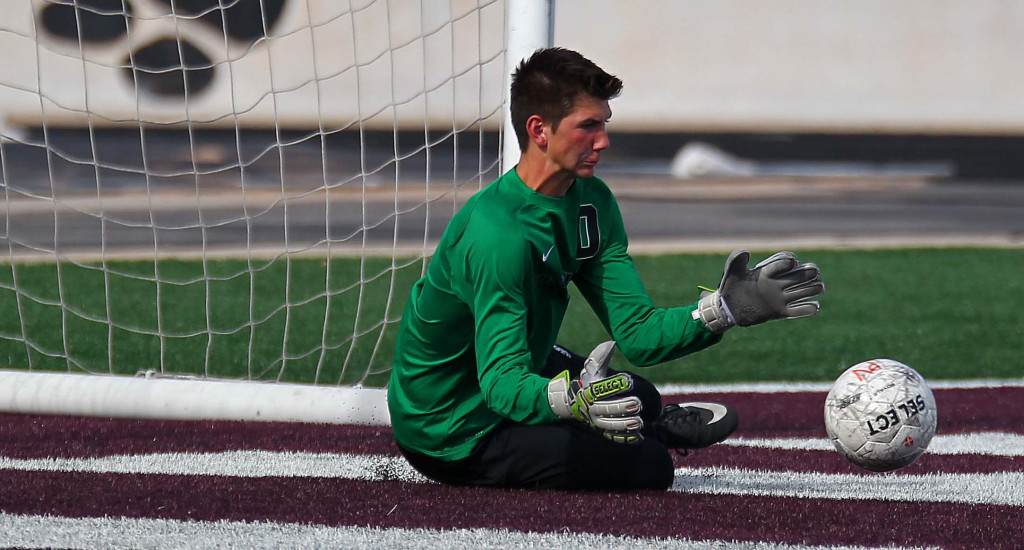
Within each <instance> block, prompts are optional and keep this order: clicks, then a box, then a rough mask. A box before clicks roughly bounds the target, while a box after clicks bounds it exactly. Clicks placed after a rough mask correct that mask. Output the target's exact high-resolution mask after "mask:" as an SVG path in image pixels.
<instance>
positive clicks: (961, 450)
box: [720, 432, 1024, 456]
mask: <svg viewBox="0 0 1024 550" xmlns="http://www.w3.org/2000/svg"><path fill="white" fill-rule="evenodd" d="M720 445H730V446H733V447H758V448H762V449H778V450H784V451H799V450H804V451H832V450H834V449H835V447H833V446H832V442H831V441H830V440H828V439H826V438H820V437H815V438H812V437H779V438H755V437H749V438H748V437H734V438H732V439H726V440H725V441H723V442H722V443H720ZM928 453H929V454H937V455H969V454H983V455H990V456H1024V435H1021V434H1014V433H1002V432H980V433H970V434H954V435H937V436H935V437H934V438H933V439H932V442H931V444H930V445H928Z"/></svg>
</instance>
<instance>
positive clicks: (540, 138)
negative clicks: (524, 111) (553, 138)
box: [526, 115, 548, 149]
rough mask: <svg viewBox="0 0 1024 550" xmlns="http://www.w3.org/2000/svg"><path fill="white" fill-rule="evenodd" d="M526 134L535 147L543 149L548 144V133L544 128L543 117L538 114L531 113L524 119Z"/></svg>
mask: <svg viewBox="0 0 1024 550" xmlns="http://www.w3.org/2000/svg"><path fill="white" fill-rule="evenodd" d="M526 135H528V136H530V141H531V142H533V144H534V145H536V146H537V147H540V148H542V149H543V148H545V147H547V146H548V135H547V131H546V129H545V128H544V119H542V118H541V117H540V115H533V116H531V117H530V118H528V119H526Z"/></svg>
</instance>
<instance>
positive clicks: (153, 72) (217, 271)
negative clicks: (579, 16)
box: [0, 0, 507, 387]
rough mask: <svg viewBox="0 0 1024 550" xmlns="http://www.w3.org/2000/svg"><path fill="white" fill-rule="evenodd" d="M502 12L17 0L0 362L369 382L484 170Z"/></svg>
mask: <svg viewBox="0 0 1024 550" xmlns="http://www.w3.org/2000/svg"><path fill="white" fill-rule="evenodd" d="M505 18H506V5H505V3H504V2H502V1H498V0H351V1H340V0H32V1H30V2H10V3H7V4H6V5H5V12H4V13H3V14H2V15H0V51H3V52H4V55H3V56H0V163H2V166H0V168H2V172H0V185H2V186H3V201H4V205H3V207H2V208H0V254H2V255H3V257H2V258H0V363H2V365H0V366H2V367H4V368H16V369H24V370H27V371H40V372H51V371H57V372H64V373H91V374H131V375H134V374H136V373H139V372H148V373H150V374H156V375H157V376H164V375H192V376H199V377H209V378H226V379H244V380H259V381H277V382H301V383H310V384H315V385H327V386H338V385H341V386H358V385H366V386H377V387H379V386H382V385H384V384H386V381H387V374H388V369H389V366H390V361H391V355H392V346H393V345H394V341H393V336H394V332H395V328H396V324H397V323H398V321H399V320H400V317H401V313H402V307H403V306H404V302H405V298H406V296H407V294H408V291H409V288H410V287H411V285H412V283H413V282H414V281H415V280H416V279H417V278H418V277H420V276H421V274H422V273H423V272H424V270H425V267H426V265H427V262H428V261H429V257H430V255H431V254H432V246H433V244H434V243H435V242H436V239H437V238H438V237H439V236H440V234H441V231H442V230H443V228H444V226H445V225H446V223H447V222H448V220H449V219H450V217H451V215H452V214H453V213H454V212H455V211H456V210H457V209H458V208H459V206H460V205H461V204H462V202H463V201H464V200H465V199H467V198H468V197H469V196H470V195H472V193H473V192H475V191H476V190H478V189H479V188H480V187H481V186H483V185H486V184H487V183H488V182H490V181H492V180H493V179H494V178H496V177H497V176H498V175H499V174H498V172H499V159H500V156H501V153H500V147H501V143H500V142H501V131H500V129H501V124H502V117H503V115H502V103H503V97H504V90H505V88H506V87H507V75H506V67H505V63H506V60H505V57H506V56H505V34H506V33H505Z"/></svg>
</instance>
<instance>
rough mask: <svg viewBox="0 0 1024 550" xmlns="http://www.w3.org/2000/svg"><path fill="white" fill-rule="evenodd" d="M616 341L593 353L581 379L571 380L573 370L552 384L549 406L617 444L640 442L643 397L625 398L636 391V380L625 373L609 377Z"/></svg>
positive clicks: (549, 393)
mask: <svg viewBox="0 0 1024 550" xmlns="http://www.w3.org/2000/svg"><path fill="white" fill-rule="evenodd" d="M614 349H615V342H605V343H603V344H601V345H599V346H597V347H596V348H594V351H593V352H591V354H590V357H588V358H587V362H586V363H585V364H584V367H583V372H582V373H581V374H580V378H577V379H574V380H570V379H569V371H567V370H566V371H562V373H561V374H559V375H558V376H556V377H554V378H552V379H551V381H550V382H548V390H547V394H548V395H547V397H548V405H549V406H550V407H551V410H552V411H553V412H554V413H555V415H556V416H558V417H559V418H561V419H564V420H578V421H580V422H584V423H586V424H587V425H588V426H590V427H591V428H592V429H594V430H596V431H597V432H599V433H601V435H603V436H604V437H606V438H607V439H609V440H611V441H614V442H616V443H639V442H640V440H642V439H643V436H641V435H640V429H641V428H643V425H644V423H643V420H641V419H640V410H641V408H642V406H641V404H640V398H639V397H636V396H625V395H624V394H626V393H627V392H629V391H630V390H631V389H633V378H632V377H631V376H630V375H629V374H628V373H625V372H621V373H618V374H615V375H613V376H607V367H608V361H609V360H610V359H611V355H612V351H613V350H614Z"/></svg>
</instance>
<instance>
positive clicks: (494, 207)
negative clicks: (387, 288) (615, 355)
mask: <svg viewBox="0 0 1024 550" xmlns="http://www.w3.org/2000/svg"><path fill="white" fill-rule="evenodd" d="M626 247H627V240H626V232H625V228H624V227H623V223H622V215H621V214H620V212H619V207H618V204H617V203H616V201H615V198H614V197H613V196H612V193H611V191H610V190H609V189H608V187H607V186H606V185H605V183H604V182H602V181H601V180H599V179H597V178H586V179H577V180H576V181H575V182H574V184H573V185H572V186H571V187H570V188H569V191H568V192H567V193H566V195H565V196H564V197H561V198H553V197H549V196H546V195H543V194H540V193H537V192H535V191H533V190H532V189H530V188H529V187H527V186H526V184H524V183H523V181H522V180H521V179H520V178H519V176H518V175H517V174H516V172H515V170H510V171H508V172H507V173H505V174H504V175H503V176H502V177H501V178H499V179H498V180H497V181H495V182H494V183H492V184H491V185H489V186H488V187H486V188H485V189H483V190H481V191H480V192H478V193H477V194H476V195H474V196H473V197H471V198H470V199H469V201H467V203H466V205H465V206H463V207H462V209H461V210H459V212H458V213H457V214H456V215H455V216H454V217H453V218H452V221H451V222H450V223H449V225H448V227H447V229H446V230H445V232H444V235H443V236H442V237H441V240H440V242H439V243H438V246H437V250H436V252H435V254H434V257H433V259H432V261H431V263H430V266H429V267H428V268H427V273H426V275H425V276H424V277H423V278H422V279H420V280H419V281H418V282H417V283H416V284H415V285H414V287H413V290H412V293H411V295H410V297H409V301H408V302H407V304H406V307H405V312H404V314H403V317H402V322H401V325H400V327H399V332H398V337H397V342H396V350H395V357H394V364H393V367H392V370H391V380H390V383H389V386H388V407H389V409H390V413H391V425H392V428H393V430H394V435H395V438H396V439H397V441H398V443H399V444H400V445H402V446H403V447H404V448H406V449H409V450H412V451H417V452H420V453H423V454H426V455H430V456H434V457H437V458H440V459H442V460H457V459H460V458H464V457H466V456H468V455H469V454H470V452H471V451H472V450H473V448H474V447H475V445H476V443H477V442H478V441H479V440H480V438H482V437H483V436H484V435H486V434H487V433H488V432H489V431H490V430H491V429H493V428H494V427H495V426H497V425H498V423H499V422H501V421H502V420H503V419H511V420H513V421H516V422H521V423H526V424H543V423H550V422H555V421H557V420H558V418H557V417H556V416H555V415H554V413H553V412H552V411H551V408H550V407H549V405H548V401H547V384H548V379H547V378H544V377H542V376H540V375H538V374H537V373H539V372H540V371H541V370H542V369H543V367H544V364H545V361H546V359H547V356H548V353H549V352H550V351H551V349H552V346H553V345H554V343H555V337H556V336H557V335H558V330H559V327H560V325H561V323H562V318H563V317H564V315H565V310H566V307H567V306H568V303H569V294H568V291H567V287H568V285H569V283H570V282H572V283H574V284H576V286H577V288H578V289H579V290H580V293H581V294H582V295H583V296H584V298H585V299H586V300H587V302H588V303H589V304H590V306H591V308H593V310H594V312H595V313H596V314H597V317H598V318H599V319H600V320H601V323H603V324H604V326H605V328H606V330H608V331H609V333H610V334H611V335H612V337H613V338H614V339H615V340H616V341H618V345H619V349H620V350H621V351H622V352H623V354H624V355H625V356H626V358H627V359H628V360H629V361H630V362H631V363H633V364H635V365H640V366H645V365H652V364H656V363H661V362H663V361H667V360H669V359H674V358H677V357H681V356H683V355H686V354H688V353H692V352H694V351H697V350H700V349H703V348H705V347H707V346H709V345H711V344H713V343H715V342H718V341H719V340H720V338H721V337H720V336H717V335H715V334H713V333H712V332H710V331H709V330H707V329H706V328H705V327H704V325H703V323H701V322H700V321H695V320H694V319H693V318H692V317H691V312H692V311H693V309H694V307H695V304H693V305H689V306H688V307H678V308H657V307H655V306H654V305H653V304H652V302H651V299H650V298H649V297H648V295H647V291H646V290H645V289H644V286H643V284H642V282H641V281H640V277H639V275H638V274H637V272H636V269H635V268H634V266H633V261H632V259H631V258H630V257H629V255H628V254H627V253H626Z"/></svg>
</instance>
